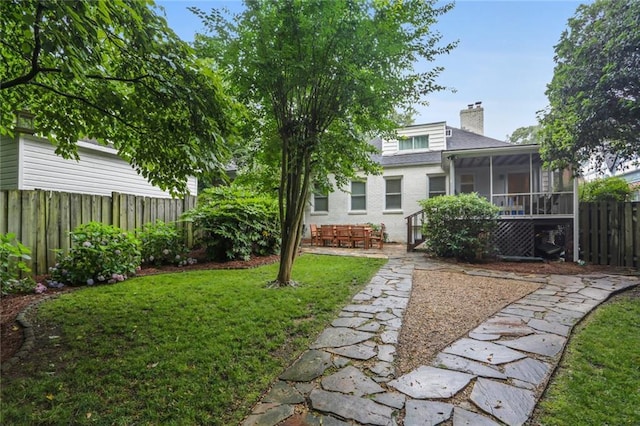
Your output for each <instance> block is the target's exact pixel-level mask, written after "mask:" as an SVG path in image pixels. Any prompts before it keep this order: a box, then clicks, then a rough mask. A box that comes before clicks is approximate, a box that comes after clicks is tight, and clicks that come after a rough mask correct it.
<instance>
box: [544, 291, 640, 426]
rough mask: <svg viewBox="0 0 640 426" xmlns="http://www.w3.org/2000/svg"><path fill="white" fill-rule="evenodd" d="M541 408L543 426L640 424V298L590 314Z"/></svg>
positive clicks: (627, 300)
mask: <svg viewBox="0 0 640 426" xmlns="http://www.w3.org/2000/svg"><path fill="white" fill-rule="evenodd" d="M539 407H540V415H539V418H538V422H537V423H536V424H540V425H546V426H552V425H557V426H564V425H567V426H574V425H640V298H637V297H635V298H631V297H629V296H622V297H620V298H619V299H617V300H616V301H614V302H612V303H610V304H606V305H603V306H602V307H600V308H598V309H597V310H596V312H595V313H594V314H593V315H591V316H589V317H588V318H587V320H586V321H585V323H584V324H582V325H581V326H580V327H579V328H578V330H577V333H576V334H575V336H573V337H572V339H571V340H570V342H569V347H568V349H567V353H566V355H565V358H563V361H562V363H561V365H560V369H559V370H558V375H557V376H556V377H555V378H554V380H553V382H552V383H551V385H550V387H549V389H548V391H547V393H546V394H545V396H544V398H543V399H542V400H541V401H540V406H539Z"/></svg>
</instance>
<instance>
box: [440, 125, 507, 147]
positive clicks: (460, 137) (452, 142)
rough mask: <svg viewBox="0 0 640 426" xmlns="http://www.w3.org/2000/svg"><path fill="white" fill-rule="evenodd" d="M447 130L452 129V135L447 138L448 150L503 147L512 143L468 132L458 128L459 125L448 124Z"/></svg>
mask: <svg viewBox="0 0 640 426" xmlns="http://www.w3.org/2000/svg"><path fill="white" fill-rule="evenodd" d="M447 130H451V136H449V137H448V138H447V150H450V149H469V148H489V147H503V146H510V145H511V144H510V143H509V142H505V141H501V140H498V139H494V138H490V137H488V136H483V135H479V134H477V133H473V132H468V131H466V130H462V129H458V128H457V127H451V126H447Z"/></svg>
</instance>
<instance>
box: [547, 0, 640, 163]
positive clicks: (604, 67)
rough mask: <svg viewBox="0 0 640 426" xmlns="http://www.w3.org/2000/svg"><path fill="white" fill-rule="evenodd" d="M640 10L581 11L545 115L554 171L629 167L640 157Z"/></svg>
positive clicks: (633, 2)
mask: <svg viewBox="0 0 640 426" xmlns="http://www.w3.org/2000/svg"><path fill="white" fill-rule="evenodd" d="M638 46H640V2H638V1H637V0H618V1H608V0H596V1H595V2H593V3H590V4H588V5H581V6H579V7H578V9H577V11H576V14H575V16H574V17H573V18H571V19H569V22H568V29H567V30H565V31H564V32H563V34H562V36H561V38H560V42H559V43H558V45H557V46H556V48H555V52H556V57H555V60H556V67H555V70H554V75H553V80H552V81H551V83H550V84H549V85H548V87H547V92H546V94H547V97H548V98H549V104H550V106H549V108H548V109H547V110H546V111H544V112H542V113H541V117H540V119H541V124H542V126H543V128H544V132H543V141H542V147H541V148H542V149H541V153H542V155H543V157H544V159H545V160H546V161H547V162H549V163H550V164H551V165H552V166H563V165H566V164H569V165H573V166H575V169H576V170H577V169H578V168H579V166H580V165H581V164H583V163H585V162H586V161H587V160H589V159H592V158H593V159H595V160H596V161H597V162H599V163H602V162H603V161H604V160H605V158H606V155H607V154H615V155H617V156H618V158H620V159H621V160H623V161H624V160H628V159H634V157H635V158H637V156H638V153H639V152H640V84H639V83H638V82H640V49H639V48H638Z"/></svg>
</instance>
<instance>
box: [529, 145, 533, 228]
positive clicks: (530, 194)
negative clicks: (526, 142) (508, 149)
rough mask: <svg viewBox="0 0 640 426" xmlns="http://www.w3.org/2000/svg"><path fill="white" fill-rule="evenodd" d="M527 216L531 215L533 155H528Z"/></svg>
mask: <svg viewBox="0 0 640 426" xmlns="http://www.w3.org/2000/svg"><path fill="white" fill-rule="evenodd" d="M529 214H530V215H533V153H531V152H530V153H529Z"/></svg>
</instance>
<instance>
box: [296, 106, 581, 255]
mask: <svg viewBox="0 0 640 426" xmlns="http://www.w3.org/2000/svg"><path fill="white" fill-rule="evenodd" d="M460 122H461V125H460V127H461V128H455V127H451V126H448V125H447V124H446V123H445V122H436V123H429V124H421V125H414V126H408V127H405V128H402V129H400V130H398V135H399V138H398V140H382V139H379V138H378V139H375V140H373V141H371V143H372V144H374V145H375V146H376V147H377V148H378V149H379V151H380V154H379V155H377V156H376V157H375V158H374V159H375V160H376V161H377V162H379V163H380V165H381V166H382V168H383V172H382V175H380V176H365V175H361V176H360V177H359V179H356V180H354V181H352V182H351V184H350V187H349V188H343V189H341V190H340V189H339V190H336V191H334V192H332V193H329V194H314V195H313V196H312V197H311V200H310V202H309V205H308V208H307V210H306V212H305V223H306V224H316V225H323V224H356V223H384V224H385V228H386V231H387V233H388V236H389V240H390V241H395V242H402V243H406V244H407V246H408V248H412V247H414V246H415V245H416V244H417V243H419V242H420V241H421V238H422V237H421V232H420V228H421V223H422V220H424V216H423V215H422V212H421V207H420V205H419V204H418V202H419V200H423V199H426V198H428V197H433V196H438V195H443V194H458V193H465V192H477V193H479V194H480V195H482V196H484V197H486V198H487V199H488V200H491V201H492V202H493V203H494V204H495V205H497V206H499V207H500V208H501V220H500V228H499V231H498V236H497V241H496V242H497V245H498V247H499V249H500V251H501V253H502V254H504V255H514V256H534V254H535V252H536V249H535V246H536V243H537V241H536V238H538V239H539V238H540V235H541V234H545V238H546V239H547V240H549V239H554V240H555V239H557V240H555V241H551V242H553V243H561V244H562V245H563V246H564V248H565V251H566V252H567V253H571V254H573V258H574V260H577V259H578V258H577V255H578V250H573V247H577V237H578V232H577V228H576V227H577V218H576V216H577V211H578V208H577V190H576V182H574V180H573V179H572V177H571V173H569V172H568V171H564V172H559V171H556V172H552V171H548V170H544V169H543V167H542V161H541V159H540V155H539V153H538V151H539V147H538V145H511V144H509V143H507V142H503V141H499V140H497V139H493V138H489V137H486V136H484V135H483V122H484V110H483V108H482V105H481V104H480V103H479V102H478V103H476V104H472V105H469V106H468V107H467V108H466V109H464V110H462V111H461V113H460Z"/></svg>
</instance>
